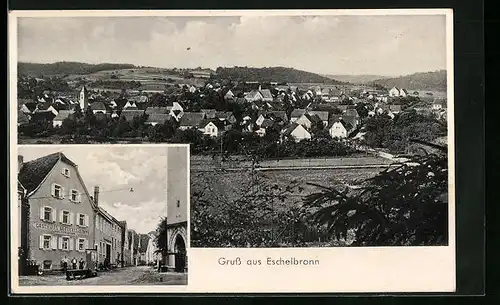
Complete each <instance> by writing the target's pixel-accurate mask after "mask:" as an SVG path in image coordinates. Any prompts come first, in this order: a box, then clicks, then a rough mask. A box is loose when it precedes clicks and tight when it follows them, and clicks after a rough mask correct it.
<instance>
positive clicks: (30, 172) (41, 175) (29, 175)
mask: <svg viewBox="0 0 500 305" xmlns="http://www.w3.org/2000/svg"><path fill="white" fill-rule="evenodd" d="M59 160H62V161H64V162H66V163H68V164H70V165H72V166H74V167H76V164H75V163H73V161H71V160H70V159H68V158H67V157H66V156H65V155H64V154H63V153H62V152H56V153H53V154H50V155H47V156H44V157H41V158H38V159H35V160H32V161H28V162H25V163H23V166H22V168H21V171H19V174H18V180H19V182H21V184H22V185H23V186H24V188H25V189H26V191H27V193H28V194H29V193H31V192H32V191H34V190H35V189H36V188H37V187H38V186H39V185H40V183H42V181H43V179H45V177H46V176H47V175H48V174H49V173H50V171H51V170H52V168H53V167H54V165H56V163H57V161H59Z"/></svg>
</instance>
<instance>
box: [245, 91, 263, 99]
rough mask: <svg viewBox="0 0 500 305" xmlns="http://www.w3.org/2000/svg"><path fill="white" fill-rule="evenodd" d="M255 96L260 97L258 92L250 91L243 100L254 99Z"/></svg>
mask: <svg viewBox="0 0 500 305" xmlns="http://www.w3.org/2000/svg"><path fill="white" fill-rule="evenodd" d="M256 95H260V96H262V94H261V93H260V92H259V91H258V90H252V91H250V92H248V93H247V94H245V98H247V99H254V98H255V96H256Z"/></svg>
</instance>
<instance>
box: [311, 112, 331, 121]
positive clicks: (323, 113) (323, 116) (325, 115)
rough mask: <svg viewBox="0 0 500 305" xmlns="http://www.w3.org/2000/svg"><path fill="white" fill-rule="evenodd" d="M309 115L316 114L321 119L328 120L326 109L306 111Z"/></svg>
mask: <svg viewBox="0 0 500 305" xmlns="http://www.w3.org/2000/svg"><path fill="white" fill-rule="evenodd" d="M308 113H309V114H310V115H317V116H318V117H319V118H320V119H321V121H325V122H328V111H308Z"/></svg>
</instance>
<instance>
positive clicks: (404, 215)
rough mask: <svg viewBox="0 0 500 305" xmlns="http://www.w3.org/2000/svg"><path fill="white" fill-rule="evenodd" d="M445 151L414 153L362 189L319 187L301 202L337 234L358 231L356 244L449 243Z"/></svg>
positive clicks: (363, 184)
mask: <svg viewBox="0 0 500 305" xmlns="http://www.w3.org/2000/svg"><path fill="white" fill-rule="evenodd" d="M447 164H448V163H447V158H446V153H445V152H444V153H439V154H428V155H425V156H419V157H413V158H412V160H410V161H409V162H406V163H402V164H395V165H393V167H390V168H388V169H387V170H384V171H382V172H381V173H379V174H378V175H377V176H375V177H373V178H370V179H367V180H365V181H363V182H361V187H360V189H358V190H349V188H346V189H345V190H341V189H339V188H336V187H325V186H321V185H316V184H315V186H317V187H319V188H320V189H321V191H319V192H317V193H312V194H310V195H308V196H307V197H306V198H305V199H304V205H303V208H304V209H305V210H306V211H307V212H308V213H309V214H310V215H311V216H310V217H311V218H312V220H313V221H314V222H315V223H316V225H317V226H318V227H319V228H323V229H326V230H327V231H328V232H329V233H330V236H331V237H332V238H334V239H340V240H341V239H344V240H345V239H346V238H347V236H348V235H349V233H351V234H354V241H353V243H352V245H355V246H431V245H446V244H447V243H448V204H447V203H448V202H447V194H448V167H447Z"/></svg>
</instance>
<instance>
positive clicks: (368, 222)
mask: <svg viewBox="0 0 500 305" xmlns="http://www.w3.org/2000/svg"><path fill="white" fill-rule="evenodd" d="M181 15H182V14H181V13H179V14H178V15H173V14H170V15H169V14H167V15H165V16H147V15H144V14H143V15H140V16H91V15H85V16H78V17H72V16H59V17H58V18H54V17H46V16H37V17H35V16H31V17H30V16H26V17H19V18H17V35H16V36H17V61H16V65H17V66H16V69H17V74H16V78H17V80H16V81H17V83H16V84H17V86H16V92H17V93H16V95H15V98H14V99H15V103H17V104H16V106H15V107H13V108H14V109H15V111H14V112H15V113H14V116H13V117H14V118H16V121H17V127H16V128H17V141H18V144H19V145H26V144H29V145H31V146H29V148H22V146H21V149H20V151H21V154H23V152H24V151H25V152H26V153H25V156H24V158H25V159H24V160H25V161H31V160H33V161H31V162H35V164H36V163H37V161H36V160H37V158H40V157H43V156H42V155H38V153H39V152H41V151H46V150H43V149H40V150H38V149H35V148H32V147H35V146H37V145H43V147H49V146H51V145H61V144H63V145H65V146H64V147H65V149H66V150H69V149H71V148H70V147H71V146H72V145H79V146H78V147H79V149H81V150H85V151H88V153H95V152H94V151H93V149H90V148H89V149H87V148H80V147H81V146H80V145H82V144H84V145H93V144H106V145H115V146H116V147H119V146H120V145H122V144H127V145H130V144H148V145H151V144H156V143H181V144H186V145H189V149H190V160H189V162H190V169H189V171H190V172H189V175H190V185H189V192H190V210H189V218H190V224H189V233H190V246H191V247H192V248H299V247H363V246H370V247H373V246H448V245H449V242H450V240H449V238H450V232H449V228H450V223H451V222H450V215H451V214H450V204H449V199H448V198H449V194H450V192H449V188H450V183H449V175H450V173H449V171H448V164H449V158H448V156H449V151H448V149H449V147H448V146H449V145H448V143H449V140H450V137H449V136H448V135H449V132H450V126H452V125H450V124H449V122H450V115H451V114H450V113H449V112H448V108H449V107H452V106H453V104H452V100H450V98H449V97H450V95H449V94H450V90H449V89H448V88H449V86H450V80H451V79H452V75H451V78H450V73H449V68H450V66H449V59H450V58H449V57H448V56H447V54H448V53H447V51H448V50H449V49H448V48H449V47H450V46H449V44H448V43H447V41H448V40H447V39H448V35H447V33H448V32H447V18H449V16H447V15H446V14H444V13H442V12H441V13H435V14H432V13H429V12H428V11H427V12H426V13H422V14H418V13H413V14H402V13H401V14H394V13H393V14H391V13H385V14H369V15H368V14H366V15H363V14H359V13H351V14H347V13H346V14H343V15H342V14H339V13H334V12H333V13H328V12H327V13H318V12H316V13H310V12H309V13H306V12H305V13H304V14H302V15H297V14H290V15H286V14H273V12H270V11H267V12H260V13H259V14H251V13H248V12H247V13H238V12H237V11H236V12H234V11H233V12H232V13H231V14H230V15H224V14H223V13H216V12H215V13H214V12H212V13H210V14H209V13H206V15H203V14H201V15H200V14H195V15H189V14H186V15H185V16H181ZM47 33H51V35H50V36H48V35H47ZM62 46H63V47H62ZM16 107H17V108H16ZM451 143H452V142H451ZM89 147H90V146H89ZM44 149H46V148H44ZM127 149H130V148H127ZM450 149H451V148H450ZM56 151H58V149H57V148H54V151H53V152H52V151H51V152H48V151H47V153H44V156H49V158H50V159H49V160H55V159H57V160H60V161H58V162H59V163H57V164H63V163H64V162H67V163H68V164H73V162H75V164H78V160H74V159H73V157H72V154H71V153H69V152H68V153H65V152H64V149H63V152H62V153H58V152H57V153H56ZM105 151H107V150H105ZM28 152H30V154H28ZM35 152H36V154H37V155H36V156H35ZM28 155H32V157H30V158H27V157H28ZM77 156H78V154H77ZM159 156H161V155H158V156H155V155H153V154H151V155H150V157H145V156H143V157H140V158H141V159H137V158H139V157H137V158H134V159H133V160H130V162H145V164H148V163H149V162H150V161H151V162H153V160H154V162H156V161H157V159H158V158H160V157H159ZM110 158H111V157H110ZM42 160H43V159H42ZM117 160H118V159H117ZM119 160H121V159H119ZM108 161H109V162H115V161H114V160H113V159H109V160H108ZM82 162H90V160H82ZM120 162H121V161H120ZM183 162H184V161H183ZM125 163H126V162H125ZM47 164H53V163H50V162H49V163H47V162H45V161H44V162H42V165H43V166H46V165H47ZM54 164H55V163H54ZM89 164H90V163H89ZM169 164H170V160H169ZM183 164H185V163H182V164H175V166H181V165H183ZM78 165H79V166H80V167H78V168H79V170H83V169H86V168H87V165H88V164H86V163H84V164H78ZM82 166H83V167H82ZM172 166H173V165H172ZM91 168H92V170H95V169H96V168H97V167H94V166H92V167H91ZM107 168H108V167H106V168H100V169H99V170H98V172H104V171H105V170H107ZM159 168H161V167H158V168H156V167H154V166H153V165H151V167H146V169H147V170H159ZM69 169H70V171H73V170H74V167H73V166H69ZM36 172H38V171H36ZM54 175H56V174H54ZM83 175H84V174H83V173H82V177H83V178H84V181H85V183H88V184H89V185H88V186H87V187H88V188H89V192H90V193H88V194H87V193H85V194H81V195H78V196H81V197H78V198H80V199H79V200H82V202H83V200H85V202H86V203H85V204H84V205H82V204H83V203H82V204H79V205H76V206H78V207H82V210H81V211H80V210H78V211H77V210H75V211H72V210H71V209H70V210H69V213H70V218H71V217H77V216H75V215H77V214H78V213H83V214H84V216H85V215H86V216H85V217H84V218H82V219H84V222H83V224H84V227H79V226H77V225H76V224H77V222H78V221H79V218H78V217H77V218H75V219H74V220H72V221H75V229H76V230H77V231H75V232H76V233H75V234H76V235H69V234H68V236H69V237H68V238H70V240H69V245H72V244H73V243H74V245H73V246H72V247H74V249H79V247H80V244H79V240H80V239H79V238H80V236H82V238H84V241H83V244H84V246H83V249H90V248H91V249H97V252H93V253H95V255H96V258H97V264H98V267H99V266H100V264H101V262H102V263H103V264H104V262H105V261H104V259H105V258H108V260H107V261H106V262H107V263H108V269H109V268H110V267H109V265H116V266H117V268H118V269H116V268H114V269H113V268H111V271H106V272H124V273H127V272H128V271H127V270H141V271H140V272H142V275H141V276H144V277H145V278H146V279H147V278H149V277H150V278H151V279H154V278H156V277H157V276H158V274H157V273H155V270H156V269H155V268H159V267H157V266H156V263H155V261H157V258H156V256H155V258H154V259H153V264H154V266H150V267H146V266H141V264H139V263H138V262H137V261H139V262H144V263H145V264H146V265H148V264H150V263H151V262H150V261H147V260H145V259H142V258H141V256H140V255H142V254H141V253H142V252H140V251H139V252H137V254H134V255H137V256H132V255H131V256H130V257H128V256H127V257H125V255H126V254H125V252H123V254H122V252H118V251H115V248H114V247H115V246H114V244H113V241H111V242H110V244H106V242H104V241H102V240H101V239H100V237H99V236H98V235H94V236H92V234H93V233H92V232H93V228H94V226H96V225H97V224H96V223H93V222H92V221H93V220H92V219H97V218H96V217H101V216H99V215H101V214H102V219H106V221H110V223H111V224H112V226H111V227H112V228H115V229H116V230H122V231H120V232H122V233H120V232H118V231H116V233H115V234H116V236H117V237H116V238H117V239H116V242H117V243H118V244H117V246H116V247H121V248H123V249H132V247H133V249H134V251H135V250H136V249H141V251H142V249H144V250H145V251H146V249H147V245H148V243H150V242H151V240H155V238H157V235H156V236H155V234H153V232H156V231H155V228H156V226H157V225H158V223H157V220H158V217H160V216H161V215H164V214H163V213H162V211H163V210H162V209H163V208H164V207H165V206H167V205H169V204H174V205H175V202H174V203H172V202H171V201H167V203H162V204H163V206H153V205H150V204H146V203H147V202H148V200H147V199H145V198H142V199H141V198H136V197H135V196H137V192H138V191H139V188H137V190H136V188H135V187H134V186H132V185H131V186H130V189H132V188H134V192H128V191H126V190H122V191H120V192H121V193H120V192H117V193H106V192H105V190H106V189H110V190H112V189H113V186H112V185H111V186H109V185H105V184H103V185H100V184H99V185H98V184H97V181H93V180H92V179H93V177H92V175H89V176H88V178H87V177H85V176H83ZM20 177H24V172H23V171H22V167H21V171H20ZM57 177H58V179H62V178H64V177H65V176H64V175H60V174H59V175H57ZM126 177H127V176H125V177H122V178H126ZM134 177H136V176H135V175H134ZM169 177H170V176H169ZM137 178H138V179H139V180H141V179H145V177H139V176H138V177H137ZM29 179H31V178H29ZM71 179H74V177H73V176H71ZM165 179H167V178H165ZM115 180H116V178H111V177H110V179H108V180H105V181H103V183H104V182H108V183H115ZM167 180H168V179H167ZM65 181H69V180H65ZM141 181H143V180H141ZM49 182H50V181H49ZM49 182H42V181H41V180H40V181H39V180H36V181H31V180H30V186H26V185H25V184H24V182H23V181H21V180H20V188H21V189H22V188H25V189H26V192H27V194H31V195H28V196H27V197H26V199H27V203H28V204H29V205H27V206H29V207H30V208H29V210H30V213H31V214H30V222H29V225H28V226H27V227H29V228H30V230H31V231H30V232H36V234H38V236H34V235H33V236H32V235H31V233H30V235H29V236H30V238H31V239H30V242H29V245H30V246H31V247H32V248H33V247H34V249H31V250H30V251H31V252H30V254H22V255H25V256H26V257H24V256H22V257H23V259H26V261H31V260H35V261H36V262H35V263H34V264H35V266H37V267H36V268H35V269H32V268H34V267H30V266H28V267H27V268H28V269H29V270H37V272H38V271H40V270H41V271H43V272H49V270H52V269H57V270H59V269H60V261H61V260H62V259H64V258H67V259H68V260H69V265H68V266H69V269H72V266H71V262H72V260H73V258H76V259H77V260H78V261H79V260H80V258H82V259H83V260H84V261H85V259H86V257H87V256H86V255H87V254H86V252H85V251H84V252H78V251H76V250H72V251H76V252H68V255H66V253H67V252H64V250H60V247H66V245H67V244H68V240H67V239H66V240H64V239H63V241H62V244H61V241H59V239H58V240H57V242H56V241H53V239H52V238H55V237H53V236H56V235H57V236H58V237H57V238H59V235H60V234H59V233H55V232H53V230H54V228H56V227H57V228H62V227H64V226H62V225H60V224H59V221H60V220H59V218H60V217H63V219H67V218H64V217H67V216H64V215H66V214H64V215H63V214H59V213H61V210H60V209H61V208H60V207H59V206H56V207H54V208H55V210H54V211H52V210H50V211H52V212H50V211H49V210H47V211H48V212H47V215H48V216H47V217H48V219H49V220H50V219H52V218H51V217H53V219H54V220H50V221H49V222H47V221H46V220H43V219H41V218H40V217H42V216H43V215H45V210H43V211H42V210H41V207H42V206H45V205H44V204H42V203H40V204H38V203H37V204H31V202H32V199H30V196H35V197H37V196H48V197H49V198H50V201H51V202H53V201H56V202H58V203H60V204H63V202H62V201H61V200H56V199H54V196H55V195H54V193H52V194H51V193H50V189H49V188H48V187H47V194H42V195H39V194H37V193H36V192H35V193H32V192H34V191H35V188H36V187H38V185H39V184H40V183H42V185H43V183H49ZM37 183H38V184H37ZM144 183H146V185H142V186H143V187H146V188H147V187H148V186H147V183H148V182H147V181H146V182H144ZM34 184H37V185H34ZM94 185H96V186H98V187H99V188H98V189H97V190H98V192H100V195H98V196H97V195H95V196H94V195H92V190H93V187H94ZM126 186H127V187H128V185H126ZM182 190H183V189H182ZM54 191H55V190H52V192H54ZM69 191H70V190H69V189H67V188H66V189H65V192H66V193H65V196H66V197H65V199H62V200H63V201H69V202H68V203H67V204H72V203H71V201H70V200H69V199H70V198H71V193H68V192H69ZM78 191H81V190H78ZM155 191H157V190H155ZM30 192H31V193H30ZM146 193H147V192H146ZM181 193H182V191H181ZM112 194H114V195H113V196H115V195H118V194H121V196H123V197H122V198H120V199H119V200H118V199H116V200H118V201H112V198H114V197H107V196H112ZM168 194H169V193H168V192H167V197H168ZM180 195H182V194H180ZM180 195H179V196H180ZM90 196H94V198H93V199H92V198H90ZM158 196H160V195H158ZM97 197H99V200H98V199H97ZM158 198H159V197H158ZM125 199H127V200H131V201H132V202H131V203H130V204H128V205H125V206H122V205H123V204H125V202H124V201H123V202H122V201H121V200H125ZM143 199H144V200H143ZM172 200H174V201H175V199H172ZM179 200H180V203H181V208H185V202H186V198H181V199H179ZM99 201H103V202H99ZM23 202H24V201H23ZM35 202H37V201H35ZM104 202H106V203H107V204H108V205H104ZM118 202H120V203H118ZM142 202H144V204H145V205H144V210H142V205H141V208H139V204H142ZM64 204H66V203H64ZM84 206H86V207H85V208H83V207H84ZM153 207H155V208H154V209H153ZM48 208H49V209H52V207H51V206H50V205H49V206H48ZM101 208H104V209H105V210H106V211H107V212H104V211H101ZM135 208H137V210H138V211H141V214H142V212H143V211H150V212H151V214H148V215H143V217H146V218H147V219H148V226H147V227H140V228H139V227H134V226H131V222H130V221H134V217H137V218H136V220H135V221H138V217H141V216H140V215H141V214H136V215H134V214H133V213H132V212H133V211H136V210H135ZM174 208H175V207H174ZM38 209H40V210H38ZM123 211H129V212H131V214H121V213H122V212H123ZM185 212H186V211H185V210H182V213H181V215H182V216H181V218H182V219H184V220H183V221H185V218H184V217H186V215H185V214H183V213H185ZM51 213H54V214H53V215H52V214H51ZM71 213H73V214H71ZM92 213H93V214H92ZM117 213H118V214H117ZM56 214H57V215H56ZM61 215H62V216H61ZM71 215H73V216H71ZM78 215H80V214H78ZM43 217H45V216H43ZM115 217H116V218H115ZM124 217H125V218H124ZM126 217H131V218H126ZM171 217H174V216H172V215H171V214H170V213H168V214H167V225H168V221H169V218H170V219H172V218H171ZM153 218H154V221H153ZM31 219H35V220H36V221H35V222H36V223H38V224H37V225H38V227H34V224H33V223H32V222H31V221H32V220H31ZM99 219H101V218H99ZM141 220H143V219H141ZM122 221H126V222H127V226H126V227H125V226H123V225H121V223H122ZM64 228H65V227H64ZM33 230H35V231H33ZM138 230H140V231H138ZM57 232H59V231H57ZM81 232H85V234H84V233H81ZM96 232H98V229H97V231H96ZM123 232H125V233H123ZM131 232H135V233H133V234H132V233H131ZM136 233H137V234H136ZM40 234H42V235H40ZM43 234H48V235H47V237H45V235H43ZM80 234H82V235H80ZM96 234H97V233H96ZM123 234H125V235H123ZM51 236H52V237H51ZM73 236H74V237H73ZM123 236H125V237H123ZM183 236H184V235H183ZM45 238H46V239H45ZM113 238H114V237H113ZM118 238H121V240H120V239H118ZM125 242H128V243H132V242H133V243H134V244H133V246H132V244H129V245H128V246H123V245H124V244H125ZM138 242H140V247H139V244H138ZM173 242H174V244H175V243H176V241H173ZM182 242H183V243H186V242H187V241H186V240H185V239H182ZM120 243H121V244H120ZM102 245H111V250H110V253H111V254H109V255H107V256H106V253H107V252H106V251H108V249H109V248H107V247H108V246H104V247H103V246H102ZM170 246H171V244H168V243H167V247H170ZM185 246H186V244H183V246H179V247H178V248H174V250H171V249H170V248H168V249H167V254H164V255H163V256H162V261H163V262H164V264H163V265H165V266H168V267H169V266H173V268H174V269H175V268H177V267H175V266H177V264H181V266H183V268H180V267H179V268H180V271H178V272H180V273H173V274H175V275H176V276H177V274H178V276H179V280H182V279H183V276H182V272H183V271H182V270H183V269H184V266H187V264H186V261H185V260H184V259H183V258H178V256H175V255H172V256H168V255H170V254H169V253H179V252H178V251H183V250H182V249H184V248H182V247H185ZM52 247H55V248H54V250H50V251H47V250H46V248H50V249H52ZM68 247H69V246H68ZM21 248H22V247H21ZM21 248H20V249H21ZM64 249H65V248H64ZM103 249H104V250H103ZM49 253H50V255H46V254H49ZM56 253H59V254H57V255H56ZM118 253H120V255H118ZM146 253H148V252H147V251H146ZM20 255H21V254H20ZM165 255H166V256H168V257H169V258H168V259H166V258H165V257H166V256H165ZM20 257H21V256H20ZM170 259H172V260H170ZM117 260H118V262H117ZM119 261H125V263H123V264H122V263H121V262H119ZM185 264H186V265H185ZM104 265H105V264H104ZM104 265H103V266H104ZM122 265H124V266H126V265H133V266H130V267H128V268H129V269H126V268H125V267H124V268H125V269H123V271H120V270H122V269H120V268H121V266H122ZM64 266H66V265H64ZM155 266H156V267H155ZM130 268H131V269H130ZM179 268H177V269H179ZM73 269H74V268H73ZM167 274H168V273H167ZM105 277H106V273H103V275H102V277H98V278H94V279H88V281H96V282H99V281H100V279H101V278H102V279H104V278H105ZM140 278H142V277H139V278H138V279H137V280H138V281H141V279H140ZM169 280H170V279H169V277H168V276H164V281H169ZM34 281H35V282H36V280H34ZM26 283H31V282H30V280H28V278H27V279H26Z"/></svg>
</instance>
